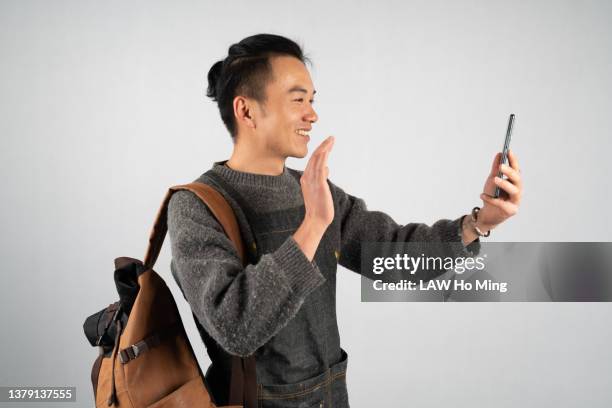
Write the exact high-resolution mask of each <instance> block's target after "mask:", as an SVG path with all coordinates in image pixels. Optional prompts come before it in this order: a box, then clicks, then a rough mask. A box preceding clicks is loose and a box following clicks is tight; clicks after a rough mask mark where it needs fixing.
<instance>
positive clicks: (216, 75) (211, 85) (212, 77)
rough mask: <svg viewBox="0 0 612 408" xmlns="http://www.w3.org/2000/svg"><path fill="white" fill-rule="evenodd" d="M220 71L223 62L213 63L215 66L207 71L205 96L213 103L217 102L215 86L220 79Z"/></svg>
mask: <svg viewBox="0 0 612 408" xmlns="http://www.w3.org/2000/svg"><path fill="white" fill-rule="evenodd" d="M222 71H223V60H221V61H217V62H215V64H214V65H213V66H212V67H211V68H210V70H209V71H208V89H206V96H208V97H209V98H212V99H213V100H214V101H216V100H217V96H218V93H217V86H218V85H219V79H220V78H221V72H222Z"/></svg>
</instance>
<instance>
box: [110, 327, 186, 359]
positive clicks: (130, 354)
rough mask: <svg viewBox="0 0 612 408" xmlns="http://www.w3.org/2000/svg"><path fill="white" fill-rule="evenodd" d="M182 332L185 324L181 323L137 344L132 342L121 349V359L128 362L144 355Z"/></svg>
mask: <svg viewBox="0 0 612 408" xmlns="http://www.w3.org/2000/svg"><path fill="white" fill-rule="evenodd" d="M182 332H183V326H182V325H181V324H180V323H177V324H175V325H173V326H170V327H167V328H165V329H162V330H160V331H159V332H157V333H155V334H153V335H151V336H149V337H147V338H146V339H144V340H141V341H139V342H138V343H136V344H132V345H131V346H128V347H126V348H124V349H121V350H120V351H119V361H120V362H121V364H127V363H129V362H130V361H131V360H133V359H135V358H137V357H138V356H140V355H142V353H144V352H146V351H147V350H149V349H152V348H153V347H157V346H159V345H160V344H161V343H162V342H163V341H165V340H168V339H170V338H172V337H175V336H178V335H179V334H181V333H182Z"/></svg>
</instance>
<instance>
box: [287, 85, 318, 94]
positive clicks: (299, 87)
mask: <svg viewBox="0 0 612 408" xmlns="http://www.w3.org/2000/svg"><path fill="white" fill-rule="evenodd" d="M291 92H302V93H305V94H307V93H308V90H307V89H305V88H302V87H301V86H294V87H292V88H291V89H290V90H289V92H287V93H291ZM316 93H317V91H312V95H313V96H314V94H316Z"/></svg>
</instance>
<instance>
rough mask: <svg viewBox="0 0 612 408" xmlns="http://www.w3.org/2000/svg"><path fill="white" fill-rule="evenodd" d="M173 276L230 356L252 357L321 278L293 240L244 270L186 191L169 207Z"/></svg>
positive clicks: (210, 217) (202, 207)
mask: <svg viewBox="0 0 612 408" xmlns="http://www.w3.org/2000/svg"><path fill="white" fill-rule="evenodd" d="M168 232H169V235H170V242H171V249H172V262H171V269H172V275H173V276H174V279H175V280H176V282H177V284H178V286H179V287H180V289H181V291H182V292H183V295H184V296H185V299H186V300H187V302H188V303H189V305H190V306H191V309H192V311H193V313H194V315H195V316H196V318H197V319H198V321H199V322H200V324H201V325H202V326H203V327H204V329H206V331H207V332H208V334H209V335H210V336H211V337H212V338H214V339H215V340H216V341H217V343H219V345H220V346H221V347H223V348H224V349H225V350H226V351H227V352H228V353H231V354H234V355H238V356H247V355H250V354H252V353H254V352H255V351H256V350H257V349H258V348H259V347H260V346H262V345H263V344H265V343H266V342H267V341H268V340H269V339H270V338H271V337H272V336H274V335H275V334H276V333H277V332H278V331H279V330H280V329H282V328H283V327H284V326H285V325H286V324H287V323H288V322H289V321H290V320H291V319H292V318H293V317H294V316H295V315H296V314H297V312H298V311H299V309H300V307H301V305H302V303H303V302H304V299H305V298H306V297H307V296H308V294H309V293H310V292H312V291H313V290H314V289H315V288H317V287H318V286H319V285H321V284H322V283H323V281H324V280H325V278H324V277H323V275H322V274H321V272H320V271H319V269H318V267H317V266H316V264H314V263H312V262H310V261H309V260H308V258H306V256H305V255H304V253H303V252H302V251H301V249H300V248H299V247H298V246H297V244H296V242H295V241H294V240H293V238H292V237H289V238H288V239H287V240H286V241H285V242H284V243H283V244H282V245H281V246H280V247H279V248H278V249H277V250H276V251H274V252H272V253H269V254H264V255H263V256H262V257H261V258H260V260H259V262H258V263H257V264H255V265H247V266H246V267H243V265H242V263H241V261H240V258H239V255H238V253H237V251H236V249H235V248H234V246H233V244H232V242H231V241H230V240H229V238H228V237H227V235H226V234H225V233H224V231H223V228H222V226H221V225H220V224H219V222H218V221H217V220H216V219H215V218H214V216H213V215H212V213H211V212H210V210H209V209H208V208H207V207H206V205H205V204H204V203H203V202H202V201H201V200H200V199H199V198H197V196H195V194H193V193H191V192H189V191H179V192H176V193H174V195H173V196H172V198H171V199H170V203H169V206H168Z"/></svg>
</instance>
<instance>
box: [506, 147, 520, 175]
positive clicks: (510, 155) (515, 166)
mask: <svg viewBox="0 0 612 408" xmlns="http://www.w3.org/2000/svg"><path fill="white" fill-rule="evenodd" d="M508 164H510V167H512V168H513V169H514V170H516V171H517V172H518V173H520V172H521V168H520V166H519V162H518V158H517V157H516V155H515V154H514V152H513V151H512V149H509V150H508Z"/></svg>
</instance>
